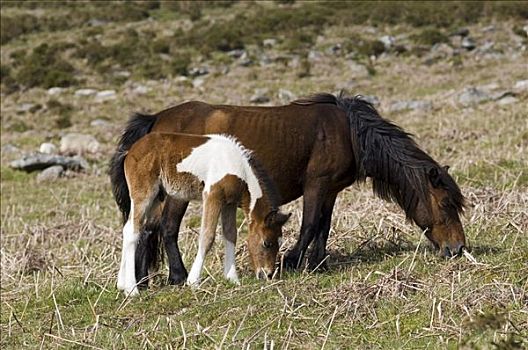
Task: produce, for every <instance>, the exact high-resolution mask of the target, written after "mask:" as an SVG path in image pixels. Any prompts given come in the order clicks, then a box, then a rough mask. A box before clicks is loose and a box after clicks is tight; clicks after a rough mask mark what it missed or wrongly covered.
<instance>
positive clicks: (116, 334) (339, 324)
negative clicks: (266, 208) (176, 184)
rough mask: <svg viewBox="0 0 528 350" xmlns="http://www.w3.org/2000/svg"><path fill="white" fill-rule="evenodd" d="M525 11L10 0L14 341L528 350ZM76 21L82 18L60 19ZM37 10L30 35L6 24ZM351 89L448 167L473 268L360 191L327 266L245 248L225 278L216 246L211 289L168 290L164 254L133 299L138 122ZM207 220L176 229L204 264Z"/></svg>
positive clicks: (9, 322) (8, 292)
mask: <svg viewBox="0 0 528 350" xmlns="http://www.w3.org/2000/svg"><path fill="white" fill-rule="evenodd" d="M517 5H518V6H519V7H518V8H517V7H512V8H513V9H514V11H513V12H512V11H510V10H508V11H510V12H508V11H506V10H504V9H503V8H502V7H501V8H496V9H494V10H496V11H495V12H493V11H491V12H492V13H495V14H494V15H489V13H488V12H489V11H488V12H485V9H484V10H482V14H481V15H480V16H481V17H479V18H478V20H469V19H467V18H465V17H464V16H462V15H461V14H460V13H459V12H456V11H460V9H458V8H456V9H455V8H453V9H451V8H449V9H448V11H451V12H453V13H454V14H453V16H454V17H453V18H452V19H451V22H450V23H443V22H438V21H439V20H438V19H437V16H433V15H434V13H435V12H439V13H443V11H445V9H444V7H442V6H447V5H445V4H444V5H437V6H438V7H436V8H433V9H432V11H431V10H430V9H428V8H426V7H424V8H423V9H422V8H418V9H415V8H410V7H409V8H408V10H409V11H411V10H412V11H424V12H423V15H422V17H423V19H424V20H423V22H425V23H422V22H420V21H418V20H417V19H416V18H415V17H412V16H410V17H408V18H405V20H404V19H402V20H401V22H395V23H392V22H390V21H389V20H387V19H385V18H381V19H377V18H376V17H369V18H368V20H365V21H359V20H358V19H354V21H352V20H351V21H350V22H348V19H349V18H352V17H348V16H352V14H351V13H350V12H347V11H350V9H347V8H344V9H341V10H340V11H337V12H335V13H331V14H328V16H330V15H331V16H333V17H332V18H334V19H335V20H334V21H330V20H329V18H330V17H324V16H323V17H321V16H322V15H321V13H323V14H324V13H326V12H324V11H323V9H321V8H318V7H314V8H311V7H310V6H312V5H311V4H306V3H294V4H277V3H268V2H266V3H259V4H251V3H236V4H233V5H229V6H227V7H224V6H210V7H199V8H198V10H196V9H194V8H193V7H192V6H191V7H185V6H183V5H182V6H180V7H178V8H176V9H170V8H166V7H163V6H160V7H158V8H156V7H154V6H152V8H140V9H139V10H138V9H136V8H135V7H134V8H130V9H127V11H126V12H123V13H125V14H126V15H125V14H122V15H121V17H119V13H120V12H119V11H118V10H119V9H120V7H119V6H117V7H116V9H113V10H112V11H110V8H109V9H108V11H107V12H108V13H113V14H114V18H110V17H108V18H107V17H105V15H106V14H101V13H99V12H96V11H95V10H93V9H92V7H90V6H88V5H86V7H80V8H75V7H73V8H69V7H64V8H62V7H49V8H48V7H41V8H39V7H37V8H30V7H31V6H26V7H24V6H22V7H18V6H5V5H2V51H1V58H2V91H1V110H2V113H1V118H2V119H1V120H2V125H1V133H2V134H1V136H2V137H1V172H2V184H1V189H2V204H1V206H2V211H1V215H2V245H1V259H2V260H1V263H2V275H1V285H2V287H1V288H2V289H1V293H2V311H1V313H2V315H1V334H2V338H1V344H2V347H3V348H20V347H21V346H26V347H27V346H30V347H37V346H41V345H43V346H45V347H63V346H65V347H70V346H71V347H96V348H99V347H100V348H110V347H115V348H122V347H130V348H138V347H152V348H160V347H162V346H163V347H166V348H172V347H198V348H199V347H211V346H213V345H215V346H218V347H220V348H221V347H223V346H225V347H235V348H240V347H246V346H247V347H255V346H256V347H281V348H287V347H293V348H319V347H325V346H326V347H328V348H343V347H352V348H355V347H372V348H387V347H432V348H437V347H446V346H448V347H457V346H460V347H466V348H474V347H479V348H492V347H494V346H495V347H498V348H515V347H520V348H522V347H523V346H524V347H526V346H528V338H527V336H526V334H527V332H528V322H527V317H528V309H527V303H528V294H527V283H528V281H527V279H526V276H527V275H528V267H527V264H526V262H527V257H528V245H527V240H526V232H528V214H527V211H526V208H527V207H528V167H527V164H528V156H527V154H528V153H527V151H526V149H527V145H528V113H527V111H528V65H527V62H528V60H527V58H528V51H527V49H528V41H527V37H528V22H527V19H526V18H527V17H523V13H526V9H524V11H525V12H522V11H523V7H522V5H523V4H522V3H518V4H517ZM164 6H168V5H164ZM313 6H315V5H313ZM358 6H359V7H361V6H360V5H358ZM376 6H377V5H376ZM401 6H404V5H401ZM405 6H411V5H409V4H408V3H406V4H405ZM405 6H404V7H405ZM464 6H466V5H464ZM468 6H469V5H468ZM474 6H477V5H474ZM490 6H491V5H490ZM494 6H498V5H494ZM512 6H513V5H512ZM359 7H358V10H357V11H360V10H361V9H360V8H359ZM314 9H315V10H317V12H314V11H315V10H314ZM467 9H470V7H468V8H466V10H467ZM136 10H137V11H139V12H137V13H136V12H134V11H136ZM378 10H379V9H378ZM382 10H383V9H382ZM385 10H386V11H387V13H389V14H391V13H392V12H390V11H389V10H387V9H385ZM455 10H456V11H455ZM141 11H143V12H141ZM274 11H275V12H274ZM303 11H304V12H303ZM310 11H312V12H310ZM500 11H503V12H500ZM339 12H341V13H342V17H339V16H340V15H339ZM371 12H372V11H371ZM374 12H375V11H374ZM71 13H74V14H76V16H77V17H78V18H79V20H78V21H79V23H74V25H71V24H68V23H64V24H61V23H62V22H60V21H59V22H56V21H55V20H56V19H57V18H58V17H60V16H64V15H66V14H71ZM269 13H273V16H271V15H270V16H267V15H266V14H269ZM314 13H315V14H317V15H315V14H314ZM369 13H370V12H369ZM380 13H383V11H380ZM395 13H398V12H395ZM410 13H411V12H410ZM472 13H473V12H472ZM500 14H502V15H500ZM286 15H287V16H289V17H287V18H283V17H281V16H286ZM345 15H346V16H345ZM455 15H456V16H458V17H456V16H455ZM473 15H474V16H476V15H475V14H473ZM20 16H26V17H28V16H29V17H30V18H33V22H34V23H33V26H31V25H29V24H24V23H25V22H24V23H22V22H20V23H19V22H17V23H19V24H18V27H17V25H15V26H14V28H15V29H17V28H18V29H19V31H16V30H14V29H12V30H11V31H9V30H8V29H7V26H5V25H4V23H9V21H8V20H14V19H17V20H18V19H19V18H21V17H20ZM252 16H253V17H252ZM296 16H297V17H296ZM391 16H392V15H391ZM428 16H429V17H428ZM442 16H443V17H442V18H445V17H446V16H445V15H442ZM70 17H71V16H70ZM270 18H271V19H270ZM273 18H279V19H284V20H285V21H289V22H288V23H295V24H296V25H297V26H298V28H297V27H293V26H288V25H286V24H284V23H283V22H281V21H275V22H274V21H272V19H273ZM299 18H301V19H299ZM387 18H388V17H387ZM413 18H414V19H413ZM418 18H420V17H418ZM48 19H49V20H48ZM52 20H53V21H52ZM266 20H269V21H270V23H271V24H269V23H268V22H266ZM427 21H430V22H427ZM74 22H75V21H74ZM50 23H58V24H55V26H56V27H57V28H55V27H53V26H51V25H50ZM235 24H240V26H241V28H242V29H241V31H239V32H237V31H236V30H235V29H236V26H235ZM252 25H253V26H255V27H252ZM61 26H63V27H61ZM35 28H37V29H35ZM204 28H205V29H204ZM207 28H209V31H207ZM226 28H227V29H226ZM233 28H234V29H233ZM255 28H256V29H255ZM269 28H272V29H273V30H272V29H269ZM228 29H229V30H228ZM231 29H232V30H233V31H231ZM252 29H253V30H257V29H258V30H259V31H258V32H255V33H256V34H253V35H251V32H250V33H249V34H248V33H247V31H250V30H252ZM215 31H216V32H218V33H220V34H221V35H220V36H219V37H214V36H213V35H212V34H211V33H214V32H215ZM193 33H198V34H199V35H198V34H196V35H198V36H197V37H195V36H196V35H195V36H193ZM225 38H227V39H225ZM224 39H225V40H224ZM193 40H194V41H193ZM222 40H224V41H225V42H224V41H222ZM218 42H221V43H222V44H221V45H217V43H218ZM190 43H192V44H190ZM215 45H216V46H215ZM138 52H141V55H139V54H138ZM149 62H153V65H148V63H149ZM43 71H46V72H48V73H49V74H44V75H43V74H41V73H42V72H43ZM341 90H344V91H345V92H346V93H349V94H353V95H355V94H361V95H364V96H365V97H366V98H367V99H369V100H370V101H371V102H372V103H373V104H374V105H375V106H376V107H377V108H378V109H379V110H380V112H381V114H382V115H383V116H384V117H386V118H388V119H390V120H392V121H394V122H396V123H397V124H398V125H400V126H402V127H404V129H405V130H407V131H409V132H411V133H413V134H414V135H415V137H416V139H417V142H418V143H419V144H420V145H421V146H422V147H423V148H424V149H425V150H426V151H427V152H428V153H430V154H431V155H432V156H433V157H434V158H435V159H437V160H438V161H439V162H440V163H441V164H448V165H450V166H451V171H452V172H453V174H454V176H455V178H456V179H457V181H458V183H459V184H460V185H461V187H462V190H463V193H464V194H465V196H466V197H467V199H468V203H469V205H468V208H467V212H466V215H465V217H464V219H463V222H464V225H465V227H466V234H467V237H468V241H469V242H470V245H471V247H472V249H473V251H472V254H473V256H474V258H475V259H476V260H468V259H466V258H462V259H454V260H449V261H444V260H442V259H439V258H438V257H437V256H436V255H435V254H434V252H433V250H432V249H431V248H430V247H429V246H428V244H427V242H426V239H424V238H423V237H422V236H421V234H420V233H419V232H418V230H417V229H416V228H414V227H412V226H411V225H410V224H408V223H406V222H405V218H404V216H403V215H402V213H401V212H400V211H399V210H398V208H397V207H396V206H395V205H394V204H390V203H384V202H382V201H380V200H378V199H376V198H374V197H373V196H372V195H371V191H370V189H369V188H368V184H367V185H366V186H357V185H355V186H353V187H351V188H350V189H347V190H346V191H344V192H343V193H342V194H341V195H340V197H339V199H338V203H337V210H336V213H337V214H336V215H335V218H334V221H333V226H332V231H331V238H330V241H329V251H330V253H331V255H330V257H329V265H330V267H331V268H330V271H329V272H327V273H325V274H310V273H308V272H306V271H304V272H298V273H291V274H286V275H283V276H282V278H281V279H280V280H278V281H275V282H273V283H268V284H265V283H261V282H258V281H256V280H254V279H253V277H252V276H251V274H250V271H249V266H248V263H247V253H246V249H245V246H244V244H243V243H242V242H243V240H242V241H241V244H240V245H239V248H238V261H239V266H241V267H242V268H241V275H243V276H244V277H243V278H242V286H241V287H233V286H229V285H228V284H227V283H226V282H223V281H222V278H221V258H222V254H223V253H222V250H221V249H218V248H219V247H217V249H216V252H215V253H214V254H213V256H212V257H211V259H210V260H209V261H208V263H207V265H208V271H207V274H208V276H209V277H208V278H207V280H206V281H205V283H204V285H203V287H202V288H201V289H200V290H198V291H191V290H188V289H186V288H183V289H182V288H172V287H165V286H163V285H164V277H165V275H166V268H165V267H163V268H162V269H161V270H160V272H159V275H158V276H157V277H156V278H155V283H154V286H153V288H151V290H149V291H148V292H146V293H145V294H144V295H143V296H142V297H141V298H140V299H139V300H134V301H132V302H130V301H129V300H123V298H122V297H121V295H120V294H119V293H118V292H117V290H116V288H115V279H116V277H115V276H116V273H117V269H118V259H119V255H120V247H121V246H120V234H119V231H120V218H119V215H118V211H117V208H116V206H115V203H114V202H113V199H112V197H111V191H110V187H109V179H108V177H107V175H106V170H107V165H108V161H109V158H110V157H111V154H112V152H113V150H114V148H115V144H116V141H117V139H118V137H119V135H120V132H121V130H122V128H123V125H124V123H125V122H126V120H127V118H128V117H129V115H131V113H133V112H135V111H142V112H156V111H159V110H162V109H164V108H167V107H169V106H173V105H175V104H178V103H181V102H183V101H186V100H202V101H206V102H210V103H222V104H244V105H278V104H285V103H288V102H289V101H291V100H293V99H295V98H297V97H302V96H305V95H308V94H311V93H315V92H332V93H339V92H340V91H341ZM285 209H286V210H290V211H292V212H293V213H294V216H293V220H291V222H290V223H289V224H288V227H287V232H286V236H285V238H286V239H285V244H284V247H283V249H287V247H289V246H291V244H292V243H293V242H294V240H295V235H296V234H297V232H298V230H299V221H300V217H301V210H300V203H299V202H295V203H292V204H289V205H287V206H286V208H285ZM240 220H242V218H240ZM198 223H199V206H197V205H195V206H193V207H192V208H191V210H190V211H189V213H188V215H187V217H186V222H185V223H184V227H183V229H182V235H181V238H182V243H181V244H182V245H181V246H182V250H183V252H184V260H185V261H186V263H187V264H189V263H190V259H191V257H192V256H193V255H194V251H195V249H196V242H195V236H196V235H195V234H196V230H197V229H198V226H199V225H198ZM240 223H242V221H241V222H240ZM245 233H246V231H245V229H244V228H242V231H241V235H242V236H244V235H245ZM220 245H221V244H218V246H220Z"/></svg>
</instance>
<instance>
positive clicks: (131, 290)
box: [123, 286, 139, 298]
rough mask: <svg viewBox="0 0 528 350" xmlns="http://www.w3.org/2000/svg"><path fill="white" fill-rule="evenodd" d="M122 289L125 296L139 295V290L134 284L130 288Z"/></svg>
mask: <svg viewBox="0 0 528 350" xmlns="http://www.w3.org/2000/svg"><path fill="white" fill-rule="evenodd" d="M123 290H124V292H125V296H126V297H129V298H134V297H137V296H139V290H138V289H137V287H136V286H134V287H132V288H123Z"/></svg>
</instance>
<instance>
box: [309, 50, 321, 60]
mask: <svg viewBox="0 0 528 350" xmlns="http://www.w3.org/2000/svg"><path fill="white" fill-rule="evenodd" d="M322 59H323V55H322V54H321V53H320V52H319V51H315V50H310V52H308V61H310V62H320V61H321V60H322Z"/></svg>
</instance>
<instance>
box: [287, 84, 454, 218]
mask: <svg viewBox="0 0 528 350" xmlns="http://www.w3.org/2000/svg"><path fill="white" fill-rule="evenodd" d="M319 103H327V104H333V105H336V106H337V107H339V108H341V109H342V110H343V111H344V112H345V113H346V115H347V117H348V120H349V123H350V127H351V138H352V145H353V152H354V156H355V158H356V159H355V161H356V168H357V170H358V175H357V180H360V181H364V180H365V179H366V178H367V177H370V178H371V179H372V183H373V190H374V192H375V193H376V194H377V195H378V196H379V197H381V198H384V199H389V200H394V201H396V202H397V203H398V204H399V205H400V206H401V207H402V209H404V210H405V213H406V214H407V217H408V218H413V214H414V213H415V210H416V207H417V205H418V204H419V202H422V203H427V204H430V197H429V195H428V194H429V188H428V186H429V183H430V174H431V172H432V171H433V172H434V174H435V175H436V177H437V183H436V185H439V186H441V187H442V188H443V189H445V190H446V191H447V193H448V197H447V198H446V200H445V201H444V202H443V203H442V206H444V207H449V208H454V209H456V211H457V212H461V211H462V210H463V207H464V197H463V196H462V193H461V192H460V188H459V187H458V185H457V184H456V182H455V181H454V180H453V178H452V177H451V176H450V175H449V174H448V173H447V171H446V170H445V169H444V168H443V167H441V166H440V165H439V164H438V163H437V162H436V161H435V160H433V159H432V158H431V157H430V156H429V155H428V154H426V153H425V152H424V151H422V150H421V149H420V148H419V147H418V145H417V144H416V143H415V141H414V140H413V139H412V137H411V134H409V133H407V132H405V131H404V130H403V129H402V128H400V127H399V126H397V125H395V124H393V123H391V122H390V121H388V120H386V119H383V118H382V117H381V116H380V115H379V113H378V112H377V111H376V109H375V108H374V106H373V105H372V104H371V103H369V102H367V101H365V100H364V99H362V97H361V96H359V95H358V96H355V97H345V96H344V94H343V93H341V94H340V95H339V96H338V97H336V96H334V95H331V94H317V95H313V96H310V97H307V98H303V99H299V100H296V101H293V102H292V104H296V105H312V104H319ZM432 169H434V170H432ZM427 208H430V205H427Z"/></svg>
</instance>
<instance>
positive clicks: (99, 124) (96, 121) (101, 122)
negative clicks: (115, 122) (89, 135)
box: [90, 118, 110, 128]
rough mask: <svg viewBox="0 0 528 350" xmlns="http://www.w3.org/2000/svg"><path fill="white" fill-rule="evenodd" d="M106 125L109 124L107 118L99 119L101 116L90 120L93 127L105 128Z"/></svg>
mask: <svg viewBox="0 0 528 350" xmlns="http://www.w3.org/2000/svg"><path fill="white" fill-rule="evenodd" d="M108 125H110V123H109V122H108V120H105V119H101V118H97V119H94V120H92V121H91V122H90V126H93V127H96V128H105V127H107V126H108Z"/></svg>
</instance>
